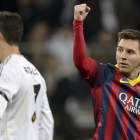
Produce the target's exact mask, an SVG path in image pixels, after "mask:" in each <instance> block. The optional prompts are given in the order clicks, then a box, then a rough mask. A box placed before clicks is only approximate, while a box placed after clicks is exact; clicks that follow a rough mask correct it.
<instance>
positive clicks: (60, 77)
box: [0, 0, 140, 140]
mask: <svg viewBox="0 0 140 140" xmlns="http://www.w3.org/2000/svg"><path fill="white" fill-rule="evenodd" d="M80 3H87V5H88V6H89V7H91V11H90V13H89V15H88V17H87V19H86V20H85V22H84V34H85V41H86V44H87V53H88V56H90V57H92V58H95V59H96V60H98V61H101V62H108V63H113V64H115V62H116V61H115V50H116V44H117V32H118V31H120V30H122V29H126V28H131V29H138V30H140V1H139V0H127V1H126V0H1V3H0V11H4V10H7V11H11V12H18V13H19V14H20V15H21V16H22V17H23V20H24V36H23V40H22V43H21V44H20V50H21V52H22V54H23V55H25V57H26V58H27V59H29V60H30V61H31V62H32V63H33V64H34V65H35V66H36V67H37V68H38V69H39V70H40V72H41V74H42V75H43V77H44V78H45V80H46V83H47V87H48V92H47V93H48V99H49V103H50V107H51V110H52V113H53V116H54V120H55V128H54V140H91V139H92V137H93V134H94V118H93V114H92V100H91V93H90V87H89V86H88V85H87V83H86V82H85V81H84V80H83V79H82V78H81V76H80V75H79V73H78V72H77V70H76V68H75V67H74V65H73V60H72V52H73V51H72V48H73V29H72V22H73V9H74V5H76V4H80Z"/></svg>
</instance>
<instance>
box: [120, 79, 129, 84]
mask: <svg viewBox="0 0 140 140" xmlns="http://www.w3.org/2000/svg"><path fill="white" fill-rule="evenodd" d="M120 83H129V82H128V81H123V80H122V79H120Z"/></svg>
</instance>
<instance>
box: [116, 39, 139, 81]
mask: <svg viewBox="0 0 140 140" xmlns="http://www.w3.org/2000/svg"><path fill="white" fill-rule="evenodd" d="M139 45H140V44H139V41H138V40H132V39H121V40H120V42H119V43H118V46H117V51H116V60H117V64H118V68H119V71H120V72H121V73H122V74H124V75H125V76H126V77H127V78H129V79H131V80H135V79H136V78H137V77H138V75H139V69H140V49H139Z"/></svg>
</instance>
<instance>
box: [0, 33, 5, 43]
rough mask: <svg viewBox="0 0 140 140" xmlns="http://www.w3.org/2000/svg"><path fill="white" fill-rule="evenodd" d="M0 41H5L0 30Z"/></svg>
mask: <svg viewBox="0 0 140 140" xmlns="http://www.w3.org/2000/svg"><path fill="white" fill-rule="evenodd" d="M0 41H5V39H4V36H3V34H2V33H1V32H0Z"/></svg>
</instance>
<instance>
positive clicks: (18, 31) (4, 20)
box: [0, 11, 23, 45]
mask: <svg viewBox="0 0 140 140" xmlns="http://www.w3.org/2000/svg"><path fill="white" fill-rule="evenodd" d="M0 32H1V33H2V35H3V37H4V39H5V41H6V42H7V43H8V44H9V45H19V43H20V41H21V39H22V36H23V20H22V17H21V16H20V15H19V14H17V13H11V12H7V11H3V12H0Z"/></svg>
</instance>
